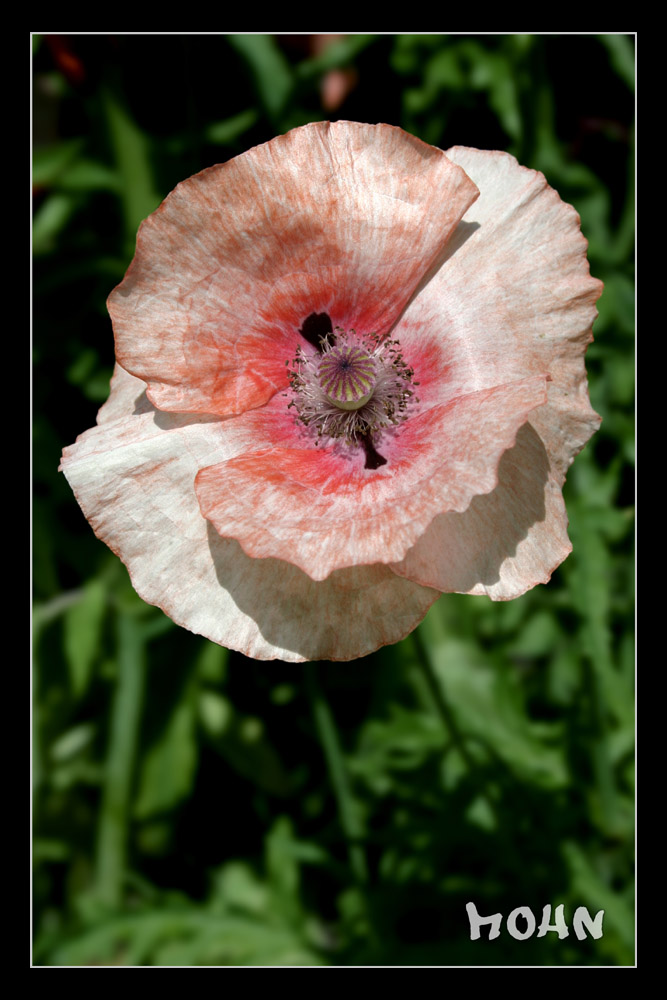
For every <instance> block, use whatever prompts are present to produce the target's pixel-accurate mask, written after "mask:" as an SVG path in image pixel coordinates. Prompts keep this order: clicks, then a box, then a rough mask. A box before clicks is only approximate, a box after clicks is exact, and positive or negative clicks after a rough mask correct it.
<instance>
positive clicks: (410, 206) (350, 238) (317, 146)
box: [109, 122, 478, 415]
mask: <svg viewBox="0 0 667 1000" xmlns="http://www.w3.org/2000/svg"><path fill="white" fill-rule="evenodd" d="M477 194H478V192H477V188H476V187H475V185H474V184H473V183H472V181H471V180H470V179H469V178H468V177H467V175H466V174H465V172H464V171H463V170H461V168H459V167H457V166H455V165H454V164H453V163H452V162H451V161H450V160H448V159H447V157H446V156H445V155H444V153H442V152H441V151H439V150H437V149H434V148H433V147H431V146H427V145H425V144H424V143H423V142H421V141H420V140H418V139H415V138H413V137H412V136H410V135H407V134H406V133H405V132H403V131H401V130H400V129H397V128H394V127H392V126H389V125H363V124H358V123H354V122H334V123H329V122H319V123H316V124H312V125H306V126H304V127H303V128H299V129H295V130H293V131H292V132H290V133H288V134H287V135H284V136H280V137H278V138H277V139H274V140H273V141H271V142H268V143H266V144H265V145H263V146H258V147H256V148H255V149H251V150H249V151H248V152H247V153H244V154H242V155H241V156H238V157H236V158H235V159H233V160H230V161H229V162H228V163H224V164H221V165H219V166H216V167H211V168H209V169H208V170H204V171H202V173H199V174H197V175H196V176H194V177H191V178H190V179H189V180H186V181H183V183H181V184H179V185H178V187H177V188H176V189H175V190H174V191H173V192H172V193H171V195H169V197H168V198H167V199H166V200H165V201H164V202H163V203H162V205H161V206H160V208H159V209H158V210H157V211H156V212H155V213H154V214H153V215H152V216H151V217H150V218H149V219H147V220H146V221H145V222H144V223H143V224H142V226H141V228H140V230H139V235H138V238H137V252H136V255H135V258H134V260H133V262H132V264H131V266H130V268H129V270H128V272H127V274H126V276H125V278H124V280H123V282H122V283H121V284H120V285H119V286H118V288H116V289H115V290H114V292H112V294H111V296H110V298H109V311H110V313H111V316H112V319H113V324H114V332H115V336H116V356H117V358H118V360H119V362H120V363H121V364H122V365H123V367H124V368H125V369H126V370H127V371H129V372H132V373H133V374H134V375H136V376H138V377H140V378H141V379H143V381H144V382H146V384H147V386H148V397H149V399H150V400H151V401H152V402H153V403H154V404H155V405H156V406H157V407H159V408H160V409H163V410H171V411H189V412H205V413H216V414H220V415H226V414H237V413H242V412H244V411H246V410H248V409H251V408H253V407H257V406H261V405H262V404H263V403H265V402H266V401H267V400H268V399H269V398H270V397H271V396H272V395H273V394H274V393H276V392H277V391H278V390H279V389H281V388H282V387H284V386H285V385H286V383H287V377H286V370H285V362H286V360H288V359H290V358H292V357H293V356H294V351H295V346H296V343H297V341H298V340H299V339H300V338H299V336H298V330H299V329H300V328H301V326H302V324H303V322H304V320H305V319H306V318H307V317H308V316H309V315H310V314H312V313H320V312H326V313H328V314H329V316H330V317H331V320H332V322H333V324H334V326H337V325H339V326H343V327H345V328H348V329H349V328H351V327H356V328H359V329H363V330H364V331H365V332H367V333H368V332H371V331H373V332H376V333H380V334H382V333H384V332H386V331H387V330H389V329H390V327H391V326H392V325H393V324H394V323H395V322H396V320H397V318H398V316H399V315H400V313H401V311H402V310H403V309H404V308H405V306H406V304H407V302H408V301H409V299H410V297H411V295H412V294H413V293H414V291H415V289H416V287H417V286H418V284H419V282H420V281H421V280H422V279H423V277H424V275H425V274H426V273H427V272H428V271H430V270H431V269H433V268H434V267H435V266H436V265H437V263H438V262H439V260H440V258H441V256H442V254H443V250H444V247H445V244H446V242H447V240H448V238H449V236H450V235H451V233H452V232H453V231H454V229H455V228H456V226H457V224H458V222H459V221H460V219H461V218H462V216H463V214H464V213H465V211H466V210H467V209H468V208H469V206H470V205H471V204H472V202H473V201H474V199H475V198H476V197H477Z"/></svg>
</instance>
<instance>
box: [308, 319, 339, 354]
mask: <svg viewBox="0 0 667 1000" xmlns="http://www.w3.org/2000/svg"><path fill="white" fill-rule="evenodd" d="M299 333H300V334H301V336H302V337H303V339H304V340H307V341H308V343H309V344H312V345H313V347H316V348H317V349H318V351H321V350H322V346H323V344H322V342H323V341H325V340H327V339H328V340H329V342H330V343H331V342H335V338H334V337H333V336H332V334H333V326H332V325H331V318H330V316H329V314H328V313H311V314H310V316H307V317H306V319H305V320H304V321H303V326H302V327H301V329H300V330H299Z"/></svg>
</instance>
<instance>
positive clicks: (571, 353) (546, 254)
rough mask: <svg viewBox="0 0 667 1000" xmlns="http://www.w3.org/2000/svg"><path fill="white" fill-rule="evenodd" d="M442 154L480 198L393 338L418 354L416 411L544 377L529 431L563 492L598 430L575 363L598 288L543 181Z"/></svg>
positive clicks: (469, 154)
mask: <svg viewBox="0 0 667 1000" xmlns="http://www.w3.org/2000/svg"><path fill="white" fill-rule="evenodd" d="M447 156H448V157H450V158H451V159H452V160H453V161H454V162H455V163H458V164H459V165H460V166H461V167H463V169H464V170H465V171H466V173H468V174H469V175H470V177H471V178H472V180H473V181H475V183H476V184H477V185H478V187H479V189H480V197H479V199H478V200H477V201H476V202H475V203H474V205H473V206H472V207H471V208H470V209H469V210H468V212H467V213H466V215H465V217H464V219H463V221H462V223H461V224H460V225H459V227H458V229H457V231H456V233H455V234H454V236H453V237H452V239H451V241H450V243H449V245H448V249H447V258H446V260H445V262H444V263H443V266H442V267H441V268H440V270H439V271H438V273H437V274H436V275H435V276H434V277H433V278H432V280H431V281H430V282H429V283H428V284H426V285H425V287H424V288H423V289H422V291H421V292H420V294H419V296H418V297H417V298H416V299H415V301H414V302H412V303H411V305H410V307H409V308H408V310H407V311H406V313H405V315H404V316H403V317H402V319H401V321H400V322H399V324H398V326H397V327H396V329H395V330H394V331H393V334H392V335H393V336H396V337H398V339H399V340H400V341H401V344H402V345H403V347H404V349H405V350H406V352H408V353H409V351H410V349H411V346H412V345H413V344H415V345H419V347H420V349H424V350H426V351H427V352H428V353H427V355H426V356H425V363H424V364H423V365H422V368H421V369H420V380H421V388H420V395H421V398H422V400H423V401H424V402H425V404H431V403H434V402H442V401H446V400H449V399H452V398H455V397H456V396H458V395H461V394H465V393H470V392H476V391H477V390H479V389H484V388H487V387H489V386H494V385H498V384H500V383H503V382H513V381H515V380H516V379H518V378H525V377H526V376H528V375H530V374H538V373H541V372H548V373H549V374H550V376H551V382H550V385H549V398H548V404H547V406H544V407H542V408H541V410H540V411H539V413H536V414H534V416H533V417H531V423H532V424H533V426H534V427H535V429H536V430H537V432H538V434H539V435H540V437H541V438H542V440H543V442H544V444H545V447H546V449H547V452H548V454H549V461H550V464H551V467H552V472H553V474H554V476H555V477H556V479H557V481H558V482H559V483H562V481H563V479H564V478H565V473H566V471H567V469H568V467H569V465H570V463H571V462H572V460H573V458H574V456H575V455H576V454H577V453H578V452H579V451H581V448H582V447H583V445H584V444H585V443H586V441H587V440H588V439H589V437H590V436H591V435H592V434H593V433H594V432H595V431H596V430H597V428H598V426H599V424H600V418H599V417H598V415H597V414H596V413H595V412H594V410H593V409H592V408H591V405H590V401H589V398H588V386H587V382H586V370H585V367H584V355H585V352H586V347H587V346H588V344H589V343H590V342H591V340H592V339H593V337H592V332H591V328H592V325H593V321H594V320H595V317H596V316H597V310H596V308H595V303H596V301H597V299H598V298H599V297H600V295H601V293H602V282H600V281H598V280H597V279H596V278H592V277H591V275H590V272H589V267H588V261H587V260H586V250H587V246H588V244H587V242H586V240H585V239H584V237H583V236H582V234H581V230H580V228H579V225H580V220H579V216H578V215H577V213H576V212H575V210H574V209H573V208H572V206H571V205H566V204H565V203H564V202H562V201H561V199H560V197H559V196H558V194H557V193H556V192H555V191H554V190H553V189H552V188H550V187H549V186H548V185H547V182H546V180H545V178H544V176H543V175H542V174H540V173H537V172H536V171H534V170H528V169H526V168H525V167H521V166H519V164H518V163H517V161H516V160H515V159H514V157H513V156H509V155H508V154H507V153H498V152H489V151H486V150H477V149H467V148H464V147H460V146H457V147H454V148H453V149H450V150H448V151H447ZM425 337H426V338H428V345H427V346H426V347H425V345H424V340H425Z"/></svg>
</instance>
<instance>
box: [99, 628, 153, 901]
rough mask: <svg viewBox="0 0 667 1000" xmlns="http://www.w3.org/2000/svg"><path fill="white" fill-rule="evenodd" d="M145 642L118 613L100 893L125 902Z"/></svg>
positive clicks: (101, 834) (102, 815) (102, 818)
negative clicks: (126, 865)
mask: <svg viewBox="0 0 667 1000" xmlns="http://www.w3.org/2000/svg"><path fill="white" fill-rule="evenodd" d="M143 646H144V643H143V637H142V635H141V629H140V625H139V623H138V622H137V621H136V620H135V619H134V618H133V617H132V616H131V615H128V614H123V613H122V612H120V613H119V616H118V680H117V684H116V691H115V694H114V699H113V705H112V708H111V733H110V737H109V750H108V755H107V763H106V778H105V784H104V794H103V798H102V809H101V813H100V828H99V834H98V842H97V894H96V895H97V897H98V900H99V902H100V903H102V904H103V905H104V906H105V907H109V908H111V909H115V908H117V907H118V906H119V905H120V902H121V897H122V887H123V878H124V874H125V864H126V853H127V827H128V817H129V802H130V792H131V787H132V769H133V763H134V759H135V751H136V745H137V735H138V730H139V719H140V716H141V705H142V701H143V689H144V675H145V662H144V648H143Z"/></svg>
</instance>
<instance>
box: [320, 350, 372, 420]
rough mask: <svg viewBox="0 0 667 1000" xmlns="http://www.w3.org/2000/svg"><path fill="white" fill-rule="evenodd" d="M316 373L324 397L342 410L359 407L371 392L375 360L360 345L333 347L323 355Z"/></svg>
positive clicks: (367, 399) (364, 402)
mask: <svg viewBox="0 0 667 1000" xmlns="http://www.w3.org/2000/svg"><path fill="white" fill-rule="evenodd" d="M319 375H320V386H321V387H322V390H323V391H324V394H325V395H326V397H327V399H329V400H331V402H332V403H333V404H334V406H338V407H339V408H340V409H341V410H359V409H361V407H362V406H365V405H366V403H367V402H368V401H369V399H370V398H371V396H372V395H373V389H374V388H375V381H376V379H375V362H374V361H373V358H372V357H371V356H370V354H368V352H367V351H364V350H363V348H361V347H350V346H349V345H348V344H343V345H341V346H340V347H338V346H336V347H333V348H332V349H331V350H330V351H327V353H326V354H324V356H323V357H322V360H321V361H320V368H319Z"/></svg>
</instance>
